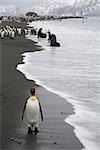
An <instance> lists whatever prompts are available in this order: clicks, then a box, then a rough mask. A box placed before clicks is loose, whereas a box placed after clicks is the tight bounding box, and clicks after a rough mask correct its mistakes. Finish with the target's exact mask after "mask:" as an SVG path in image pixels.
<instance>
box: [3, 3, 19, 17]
mask: <svg viewBox="0 0 100 150" xmlns="http://www.w3.org/2000/svg"><path fill="white" fill-rule="evenodd" d="M20 14H21V12H20V10H19V9H18V8H17V7H16V6H14V5H7V6H0V16H18V15H20Z"/></svg>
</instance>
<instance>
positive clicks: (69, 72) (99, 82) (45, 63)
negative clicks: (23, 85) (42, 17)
mask: <svg viewBox="0 0 100 150" xmlns="http://www.w3.org/2000/svg"><path fill="white" fill-rule="evenodd" d="M30 26H34V27H37V28H38V29H39V28H40V27H42V28H43V30H44V32H45V31H47V30H48V29H49V30H50V31H51V33H53V34H55V35H56V36H57V41H58V42H59V43H60V44H61V46H60V47H50V43H49V41H48V39H40V38H39V39H38V38H37V36H34V35H30V34H29V35H27V38H29V39H31V40H33V41H37V42H38V45H41V46H42V48H43V49H44V50H43V51H36V52H29V53H24V54H23V55H24V56H25V57H24V59H23V62H24V64H19V65H18V66H17V69H18V70H20V71H21V72H23V73H24V74H25V76H26V77H27V78H28V79H31V80H35V81H36V83H37V84H40V85H42V86H43V87H45V88H46V89H47V90H49V91H52V92H54V93H56V94H59V95H60V96H61V97H64V98H65V99H66V100H67V101H68V102H70V103H71V104H72V105H73V107H74V114H73V115H71V116H69V117H68V118H65V121H66V122H67V123H69V124H71V125H72V126H74V131H75V134H76V136H77V137H78V138H79V140H80V141H81V143H82V144H83V145H84V147H85V150H99V149H100V18H99V17H97V18H94V17H93V18H87V19H67V20H62V21H59V20H58V21H37V22H32V23H31V24H30ZM66 109H67V108H66Z"/></svg>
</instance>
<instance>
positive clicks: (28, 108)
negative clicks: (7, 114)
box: [22, 88, 43, 135]
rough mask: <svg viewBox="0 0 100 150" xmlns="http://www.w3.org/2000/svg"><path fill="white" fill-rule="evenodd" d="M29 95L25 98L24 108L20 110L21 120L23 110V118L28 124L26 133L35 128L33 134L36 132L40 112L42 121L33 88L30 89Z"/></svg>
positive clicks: (39, 105) (38, 102) (40, 109)
mask: <svg viewBox="0 0 100 150" xmlns="http://www.w3.org/2000/svg"><path fill="white" fill-rule="evenodd" d="M30 92H31V96H30V97H29V98H28V99H27V100H26V102H25V105H24V109H23V112H22V120H23V117H24V112H25V120H26V122H27V124H28V133H31V134H32V132H33V130H32V129H33V128H35V130H34V132H35V135H36V134H37V132H38V125H39V118H40V114H41V119H42V121H43V113H42V108H41V104H40V101H39V99H38V98H37V97H36V96H35V89H34V88H32V89H30Z"/></svg>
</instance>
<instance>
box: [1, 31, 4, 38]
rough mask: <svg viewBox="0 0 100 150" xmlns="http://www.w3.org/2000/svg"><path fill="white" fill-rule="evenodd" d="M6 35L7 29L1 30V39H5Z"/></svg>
mask: <svg viewBox="0 0 100 150" xmlns="http://www.w3.org/2000/svg"><path fill="white" fill-rule="evenodd" d="M4 36H5V31H4V30H3V31H1V39H4Z"/></svg>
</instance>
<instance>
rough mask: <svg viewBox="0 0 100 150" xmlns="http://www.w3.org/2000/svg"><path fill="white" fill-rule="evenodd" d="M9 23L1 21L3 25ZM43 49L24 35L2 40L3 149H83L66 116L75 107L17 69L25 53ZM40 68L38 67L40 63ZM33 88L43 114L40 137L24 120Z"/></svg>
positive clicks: (0, 102) (0, 50)
mask: <svg viewBox="0 0 100 150" xmlns="http://www.w3.org/2000/svg"><path fill="white" fill-rule="evenodd" d="M9 23H10V24H11V25H13V26H21V27H25V26H26V24H25V23H12V22H9ZM5 24H8V23H7V22H5V23H2V24H1V26H4V25H5ZM36 50H42V48H41V47H38V46H35V43H34V42H32V41H31V40H27V39H25V37H24V36H16V37H15V39H14V40H11V39H9V38H8V37H6V38H5V39H0V54H1V67H0V68H1V74H0V75H1V89H0V91H1V92H0V94H1V99H0V105H1V150H56V149H57V150H58V149H59V150H81V149H82V148H83V146H82V144H81V143H80V141H79V140H78V139H77V137H76V136H75V134H74V131H73V127H72V126H70V125H69V124H67V123H65V122H64V119H65V118H66V117H67V116H69V115H70V114H72V113H73V107H72V105H71V104H69V103H68V102H67V101H66V100H65V99H63V98H61V97H59V96H58V95H55V94H53V93H50V92H48V91H46V90H45V89H44V88H42V87H40V86H38V85H36V84H35V82H34V81H30V80H27V79H26V78H25V76H24V75H23V74H22V73H21V72H19V71H17V70H16V66H17V64H20V63H22V56H21V54H22V53H24V52H30V51H36ZM37 67H38V66H37ZM31 87H35V88H36V95H37V96H38V97H39V99H40V101H41V105H42V109H43V114H44V122H40V126H39V133H38V135H37V136H35V135H34V133H33V135H28V134H27V125H26V124H25V121H24V122H22V121H21V114H22V109H23V105H24V103H25V100H26V99H27V98H28V97H29V96H30V93H29V90H30V88H31Z"/></svg>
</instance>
